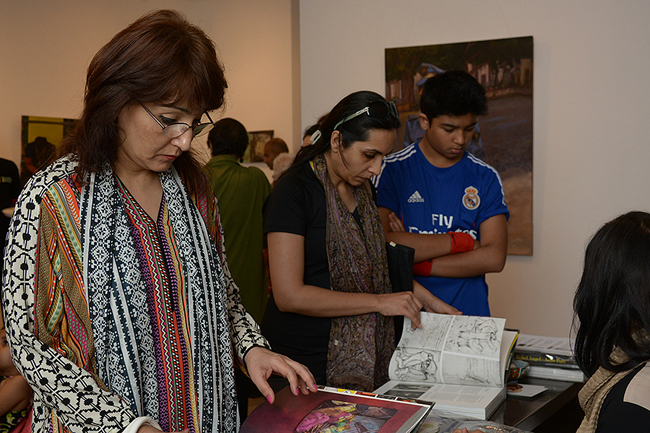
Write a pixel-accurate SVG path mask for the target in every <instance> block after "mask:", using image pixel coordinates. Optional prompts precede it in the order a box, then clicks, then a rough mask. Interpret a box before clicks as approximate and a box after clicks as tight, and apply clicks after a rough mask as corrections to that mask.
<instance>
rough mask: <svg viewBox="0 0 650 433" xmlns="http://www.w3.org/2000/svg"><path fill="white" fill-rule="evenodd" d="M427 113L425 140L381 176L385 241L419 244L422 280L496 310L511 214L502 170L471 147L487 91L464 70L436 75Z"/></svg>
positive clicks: (443, 293) (465, 303)
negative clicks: (492, 275) (492, 291)
mask: <svg viewBox="0 0 650 433" xmlns="http://www.w3.org/2000/svg"><path fill="white" fill-rule="evenodd" d="M420 111H421V113H420V115H419V116H420V123H421V125H422V128H424V129H425V131H426V132H425V135H424V137H423V138H422V140H421V141H419V142H417V143H415V144H414V145H412V146H409V147H407V148H406V149H403V150H402V151H400V152H397V153H395V154H392V155H390V156H389V157H387V158H386V159H385V160H384V167H383V169H382V172H381V175H379V176H377V177H376V178H375V179H374V183H375V185H376V186H377V205H378V206H379V213H380V214H381V218H382V222H383V226H384V232H385V234H386V239H387V240H388V241H394V242H395V243H398V244H403V245H408V246H410V247H412V248H415V262H416V263H419V262H421V263H422V264H421V265H419V266H417V267H416V270H415V272H416V274H417V275H418V276H417V277H416V280H417V281H418V282H419V283H421V284H422V285H423V286H424V287H426V288H427V289H428V290H429V291H431V293H433V294H434V295H435V296H437V297H438V298H440V299H441V300H443V301H444V302H446V303H448V304H451V305H452V306H453V307H455V308H457V309H458V310H460V311H462V312H463V314H470V315H479V316H489V315H490V306H489V303H488V286H487V283H486V282H485V274H486V273H488V272H500V271H501V270H502V269H503V267H504V265H505V262H506V257H507V246H508V227H507V219H508V217H509V215H510V214H509V212H508V208H507V206H506V202H505V196H504V192H503V184H502V182H501V178H500V177H499V174H498V173H497V172H496V170H495V169H494V168H492V167H491V166H489V165H487V164H485V163H484V162H483V161H481V160H479V159H478V158H476V157H474V156H472V155H470V154H469V153H467V152H466V147H467V144H468V143H469V142H470V140H471V137H472V135H473V133H474V127H475V125H476V122H477V118H478V116H480V115H482V114H484V113H485V112H486V111H487V98H486V97H485V89H483V87H482V86H481V85H480V84H479V83H478V82H477V81H476V80H475V79H474V78H473V77H472V76H471V75H469V74H468V73H466V72H463V71H448V72H444V73H442V74H438V75H435V76H434V77H431V78H429V79H428V80H427V81H426V82H425V83H424V88H423V90H422V96H421V99H420ZM470 236H471V238H470ZM474 239H476V240H477V241H479V242H480V244H479V245H478V247H477V248H474V246H475V245H474Z"/></svg>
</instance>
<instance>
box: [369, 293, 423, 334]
mask: <svg viewBox="0 0 650 433" xmlns="http://www.w3.org/2000/svg"><path fill="white" fill-rule="evenodd" d="M377 299H379V306H378V307H377V312H378V313H379V314H381V315H383V316H405V317H408V318H409V319H411V327H412V328H413V329H415V328H420V327H421V326H422V324H421V323H420V310H421V309H422V302H420V300H419V299H418V298H417V297H416V296H415V295H414V294H413V292H397V293H386V294H383V295H377Z"/></svg>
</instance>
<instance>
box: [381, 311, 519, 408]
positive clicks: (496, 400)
mask: <svg viewBox="0 0 650 433" xmlns="http://www.w3.org/2000/svg"><path fill="white" fill-rule="evenodd" d="M420 318H421V319H422V328H419V329H416V330H413V329H411V321H410V320H408V319H406V320H404V329H403V333H402V338H401V339H400V342H399V344H398V345H397V348H396V349H395V353H394V354H393V356H392V358H391V360H390V367H389V370H388V375H389V377H390V379H391V380H390V381H389V382H387V383H386V384H384V385H383V386H381V387H380V388H378V389H377V390H376V391H375V392H376V393H378V394H386V395H394V396H400V397H406V398H416V399H419V400H425V401H432V402H435V404H436V405H435V408H434V410H444V411H448V412H452V413H456V414H459V415H463V416H468V417H473V418H479V419H487V418H488V417H489V416H490V415H492V413H494V411H495V410H496V409H497V407H499V405H500V404H501V402H502V401H503V400H505V398H506V389H505V381H506V371H507V370H508V367H509V362H510V358H511V356H512V351H513V349H514V346H515V344H516V342H517V336H518V335H519V333H518V332H517V331H508V330H505V329H504V328H505V323H506V319H499V318H495V317H478V316H450V315H444V314H434V313H424V312H423V313H421V314H420Z"/></svg>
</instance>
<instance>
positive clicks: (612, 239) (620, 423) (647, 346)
mask: <svg viewBox="0 0 650 433" xmlns="http://www.w3.org/2000/svg"><path fill="white" fill-rule="evenodd" d="M573 309H574V311H575V316H574V323H575V324H577V333H576V339H575V357H576V361H577V362H578V365H579V366H580V368H581V369H582V371H583V372H584V373H585V375H586V376H587V377H589V380H588V381H587V383H586V384H585V385H584V387H583V388H582V390H581V391H580V394H579V400H580V405H581V406H582V408H583V410H584V411H585V418H584V420H583V422H582V424H581V425H580V428H579V429H578V433H586V432H599V433H613V432H622V431H647V429H648V426H650V365H648V360H650V338H649V337H648V330H649V329H650V214H648V213H645V212H630V213H627V214H625V215H621V216H619V217H618V218H616V219H614V220H612V221H610V222H608V223H607V224H605V225H604V226H603V227H602V228H601V229H600V230H598V232H596V234H595V235H594V237H593V238H592V239H591V241H590V242H589V245H588V246H587V250H586V252H585V263H584V270H583V272H582V278H581V280H580V283H579V284H578V289H577V290H576V294H575V298H574V300H573Z"/></svg>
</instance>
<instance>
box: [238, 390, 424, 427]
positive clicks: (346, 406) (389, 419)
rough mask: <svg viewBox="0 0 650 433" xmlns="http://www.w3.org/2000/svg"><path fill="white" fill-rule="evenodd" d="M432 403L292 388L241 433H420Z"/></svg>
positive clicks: (261, 409)
mask: <svg viewBox="0 0 650 433" xmlns="http://www.w3.org/2000/svg"><path fill="white" fill-rule="evenodd" d="M432 406H433V404H432V403H428V402H418V401H414V400H407V399H402V398H399V397H384V396H381V395H377V394H373V393H369V392H362V391H351V390H346V389H336V388H330V387H322V386H319V390H318V392H317V393H310V394H309V395H302V394H300V395H298V396H295V395H292V394H291V392H290V390H289V387H286V388H284V389H283V390H282V391H280V392H279V393H278V394H276V399H275V402H274V403H273V404H269V403H268V402H266V401H264V402H263V403H262V404H261V405H259V406H258V407H257V408H255V410H254V411H253V412H252V413H251V414H250V415H249V416H248V418H246V421H245V422H244V424H243V425H242V427H241V430H240V433H267V432H274V433H315V432H333V431H350V432H376V433H396V432H399V433H411V432H416V431H417V430H418V428H419V426H420V424H422V422H423V421H424V420H425V419H426V417H427V415H428V414H429V411H430V410H431V407H432Z"/></svg>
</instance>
